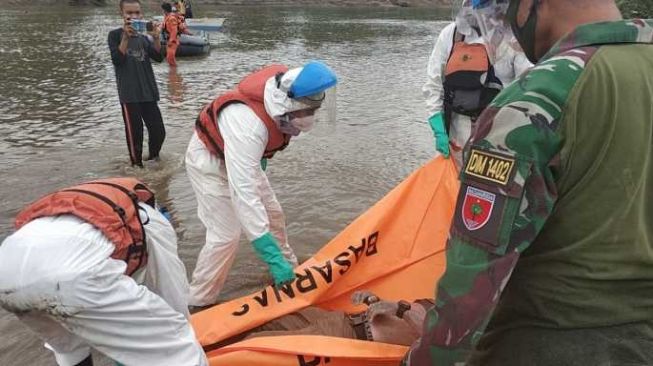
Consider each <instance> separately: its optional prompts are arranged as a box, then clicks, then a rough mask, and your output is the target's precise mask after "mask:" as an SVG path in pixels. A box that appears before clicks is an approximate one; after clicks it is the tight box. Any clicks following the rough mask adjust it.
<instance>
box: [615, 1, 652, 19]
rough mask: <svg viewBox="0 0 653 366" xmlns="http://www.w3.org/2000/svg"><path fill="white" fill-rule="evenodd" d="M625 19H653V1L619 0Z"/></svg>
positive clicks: (618, 3)
mask: <svg viewBox="0 0 653 366" xmlns="http://www.w3.org/2000/svg"><path fill="white" fill-rule="evenodd" d="M617 5H619V8H620V9H621V12H622V13H623V15H624V18H653V0H617Z"/></svg>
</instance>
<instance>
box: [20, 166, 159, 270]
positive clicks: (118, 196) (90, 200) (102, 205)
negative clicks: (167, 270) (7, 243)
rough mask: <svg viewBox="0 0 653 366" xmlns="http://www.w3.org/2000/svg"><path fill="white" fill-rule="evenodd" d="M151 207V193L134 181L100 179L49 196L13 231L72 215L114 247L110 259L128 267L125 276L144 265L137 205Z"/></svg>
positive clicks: (23, 215) (22, 214)
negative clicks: (51, 217)
mask: <svg viewBox="0 0 653 366" xmlns="http://www.w3.org/2000/svg"><path fill="white" fill-rule="evenodd" d="M139 202H143V203H146V204H148V205H151V206H152V207H154V193H152V191H151V190H150V189H149V188H148V187H147V186H146V185H145V184H143V183H141V182H140V181H138V180H137V179H134V178H110V179H101V180H96V181H92V182H88V183H82V184H80V185H77V186H74V187H70V188H65V189H62V190H60V191H57V192H54V193H50V194H48V195H46V196H45V197H43V198H41V199H39V200H38V201H36V202H34V203H32V204H30V205H29V206H27V207H26V208H25V209H23V211H21V212H20V213H19V214H18V216H17V217H16V223H15V224H16V229H20V228H21V227H23V226H24V225H25V224H27V223H28V222H30V221H32V220H34V219H37V218H39V217H47V216H57V215H74V216H77V217H78V218H80V219H81V220H84V221H86V222H88V223H89V224H91V225H93V226H95V227H96V228H97V229H98V230H100V231H102V233H103V234H104V236H106V237H107V238H108V239H109V240H110V241H111V242H112V243H113V245H114V246H115V250H114V251H113V253H112V254H111V258H114V259H119V260H123V261H125V262H126V263H127V270H126V271H125V273H126V274H127V275H132V274H133V273H134V272H136V270H138V269H139V268H141V267H143V266H145V264H146V263H147V244H146V242H145V230H144V229H143V223H142V222H141V219H140V216H139V214H138V210H139V207H138V203H139Z"/></svg>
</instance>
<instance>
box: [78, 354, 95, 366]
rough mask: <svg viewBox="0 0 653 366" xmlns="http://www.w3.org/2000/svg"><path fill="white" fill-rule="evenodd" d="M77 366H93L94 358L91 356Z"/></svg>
mask: <svg viewBox="0 0 653 366" xmlns="http://www.w3.org/2000/svg"><path fill="white" fill-rule="evenodd" d="M75 366H93V357H92V356H91V355H88V357H86V358H85V359H83V360H82V362H80V363H78V364H77V365H75Z"/></svg>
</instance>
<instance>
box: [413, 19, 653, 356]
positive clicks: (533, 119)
mask: <svg viewBox="0 0 653 366" xmlns="http://www.w3.org/2000/svg"><path fill="white" fill-rule="evenodd" d="M621 43H653V20H646V21H644V20H625V21H618V22H604V23H595V24H588V25H584V26H580V27H578V28H577V29H576V30H575V31H573V32H572V33H570V34H569V35H567V36H566V37H565V38H563V39H562V40H560V41H559V42H558V43H557V44H556V45H555V46H554V47H553V48H552V49H551V50H550V51H549V52H548V53H547V54H546V55H545V56H544V57H543V58H542V60H541V61H540V62H539V63H538V64H537V65H536V66H535V67H534V68H533V69H531V70H530V71H529V72H527V73H526V74H524V75H522V77H521V78H520V79H519V80H517V81H516V82H514V83H513V84H511V85H510V86H508V87H507V88H506V89H505V90H504V91H503V92H502V93H501V94H499V96H497V98H496V99H495V100H494V101H493V102H492V104H491V105H490V107H488V108H487V110H486V111H485V112H484V113H483V114H482V115H481V116H480V118H479V120H478V121H477V127H476V130H475V131H474V133H473V134H472V137H471V139H470V141H469V142H468V144H467V147H466V149H465V164H464V167H463V169H462V171H461V177H460V179H461V189H460V193H459V196H458V202H457V207H456V211H455V213H454V215H455V217H454V223H453V225H452V228H451V231H450V237H449V241H448V243H447V270H446V272H445V274H444V275H443V277H442V278H441V279H440V281H439V283H438V285H437V289H436V305H435V307H434V308H433V309H432V310H431V311H430V312H429V314H428V315H427V318H426V320H425V324H424V327H425V328H424V334H423V336H422V338H421V339H420V340H419V341H417V342H416V343H415V344H414V345H413V347H412V348H411V351H410V352H409V353H408V354H407V356H406V358H405V360H404V365H412V366H415V365H420V366H421V365H437V366H449V365H464V364H465V361H466V359H467V355H468V353H469V351H471V350H472V349H473V348H474V346H475V345H476V343H477V342H478V340H479V339H480V337H481V336H482V335H483V333H484V331H485V328H486V326H487V324H488V322H489V320H490V319H491V317H492V314H493V311H494V309H495V307H496V305H497V303H498V301H499V299H500V297H501V295H502V291H503V290H504V288H505V286H506V284H507V283H508V281H509V280H510V277H511V274H512V272H513V270H514V268H515V266H516V264H517V261H518V260H519V258H520V255H521V253H523V252H524V250H526V249H527V248H528V247H529V246H530V245H531V243H532V242H533V241H534V240H535V238H536V237H537V235H538V233H539V232H540V230H541V229H542V227H543V226H544V224H545V222H546V221H547V219H548V218H549V216H550V215H551V213H552V211H553V208H554V205H555V204H556V200H557V199H558V188H557V182H556V171H557V170H558V169H559V168H560V166H561V165H562V164H564V162H563V161H561V154H560V152H561V149H562V147H563V141H562V139H561V137H560V135H559V134H558V129H559V125H560V120H561V117H562V115H563V113H564V110H565V107H566V105H567V101H568V98H569V95H570V92H571V91H572V89H573V87H574V85H575V84H576V82H577V80H578V79H579V77H580V76H581V74H582V73H583V72H584V70H585V67H586V65H587V64H588V62H589V60H590V59H591V58H592V56H593V55H594V54H595V53H596V51H597V50H598V49H599V48H600V47H601V46H602V45H610V44H621Z"/></svg>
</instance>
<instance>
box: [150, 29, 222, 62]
mask: <svg viewBox="0 0 653 366" xmlns="http://www.w3.org/2000/svg"><path fill="white" fill-rule="evenodd" d="M166 44H167V40H166V39H164V38H162V39H161V47H162V48H164V49H165V47H166ZM210 52H211V43H210V41H209V35H208V33H206V32H201V31H200V32H194V34H193V35H189V34H182V35H180V36H179V47H178V48H177V54H176V56H177V57H186V56H204V55H208V54H209V53H210Z"/></svg>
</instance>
